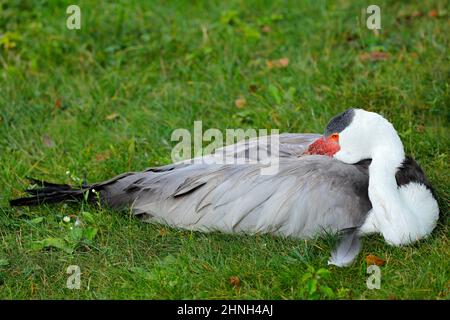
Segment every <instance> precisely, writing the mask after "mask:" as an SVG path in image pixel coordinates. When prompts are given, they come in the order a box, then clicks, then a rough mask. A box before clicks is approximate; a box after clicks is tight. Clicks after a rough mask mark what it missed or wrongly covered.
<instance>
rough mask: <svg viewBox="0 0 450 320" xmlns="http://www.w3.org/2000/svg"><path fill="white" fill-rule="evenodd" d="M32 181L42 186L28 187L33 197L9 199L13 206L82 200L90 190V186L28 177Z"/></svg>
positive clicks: (28, 191) (27, 190)
mask: <svg viewBox="0 0 450 320" xmlns="http://www.w3.org/2000/svg"><path fill="white" fill-rule="evenodd" d="M27 179H28V180H30V182H32V183H34V184H38V185H41V186H42V187H41V188H33V189H26V190H25V192H27V193H28V194H29V195H31V197H23V198H18V199H12V200H10V201H9V204H10V205H11V206H36V205H40V204H45V203H58V202H63V201H69V200H74V201H81V200H83V194H84V193H85V192H89V190H90V187H89V186H86V187H85V188H80V189H76V188H75V189H74V188H72V187H71V186H70V185H67V184H56V183H51V182H46V181H40V180H37V179H33V178H29V177H27Z"/></svg>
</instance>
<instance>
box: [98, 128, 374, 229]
mask: <svg viewBox="0 0 450 320" xmlns="http://www.w3.org/2000/svg"><path fill="white" fill-rule="evenodd" d="M318 137H319V136H318V135H302V134H284V135H281V136H280V163H279V172H278V173H277V174H276V175H261V174H260V169H261V167H263V165H262V164H241V165H228V164H204V163H198V164H195V163H194V164H190V163H177V164H172V165H168V166H165V167H159V168H149V169H147V170H145V171H143V172H137V173H128V174H124V175H121V176H118V177H116V178H114V179H111V180H109V181H107V182H105V183H101V184H96V185H93V187H94V188H95V189H97V190H98V191H99V192H100V194H101V196H102V199H104V201H105V202H106V203H108V204H109V205H110V206H111V207H114V208H120V207H124V206H125V207H127V206H131V208H132V212H133V213H134V214H136V215H139V216H141V217H142V218H143V219H144V221H147V222H159V223H167V224H169V225H172V226H176V227H181V228H185V229H190V230H200V231H212V230H219V231H223V232H248V233H268V232H270V233H275V234H281V235H285V236H294V237H300V238H305V237H312V236H315V235H317V234H319V233H321V232H323V231H327V232H328V231H331V232H337V231H340V230H342V229H347V228H355V227H356V228H357V227H359V226H360V225H362V223H363V222H364V220H365V217H366V214H367V212H368V211H369V210H370V208H371V204H370V201H369V199H368V196H367V188H368V172H367V166H366V165H348V164H344V163H342V162H339V161H337V160H335V159H333V158H330V157H327V156H320V155H303V152H304V151H305V150H306V148H307V147H308V145H309V144H310V143H311V142H312V141H314V140H315V139H317V138H318ZM235 147H236V148H235V149H234V150H233V148H228V153H230V152H232V153H233V155H235V154H236V153H239V152H241V154H244V153H245V152H247V153H248V151H249V149H250V150H251V149H252V148H254V147H255V144H254V143H252V141H250V142H247V145H245V143H241V144H238V145H237V146H235Z"/></svg>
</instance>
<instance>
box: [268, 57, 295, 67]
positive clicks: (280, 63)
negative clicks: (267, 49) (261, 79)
mask: <svg viewBox="0 0 450 320" xmlns="http://www.w3.org/2000/svg"><path fill="white" fill-rule="evenodd" d="M266 64H267V67H268V68H269V69H274V68H276V69H280V68H286V67H287V66H288V65H289V59H288V58H281V59H278V60H268V61H267V62H266Z"/></svg>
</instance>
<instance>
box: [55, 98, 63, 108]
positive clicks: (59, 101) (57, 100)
mask: <svg viewBox="0 0 450 320" xmlns="http://www.w3.org/2000/svg"><path fill="white" fill-rule="evenodd" d="M61 106H62V102H61V99H56V101H55V108H56V109H61Z"/></svg>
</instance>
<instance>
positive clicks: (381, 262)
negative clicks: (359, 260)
mask: <svg viewBox="0 0 450 320" xmlns="http://www.w3.org/2000/svg"><path fill="white" fill-rule="evenodd" d="M366 263H367V265H371V264H375V265H377V266H382V265H384V264H385V263H386V261H385V260H383V259H381V258H379V257H377V256H375V255H373V254H369V255H368V256H366Z"/></svg>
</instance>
